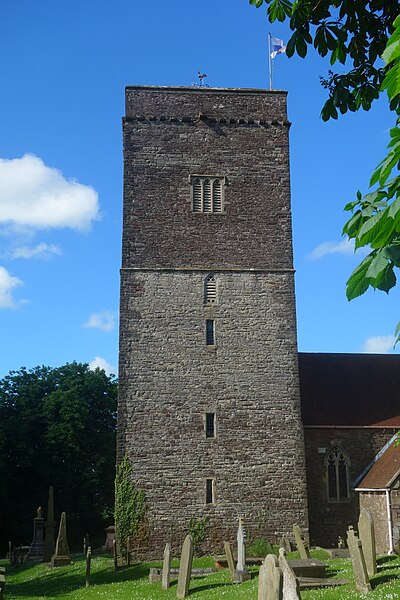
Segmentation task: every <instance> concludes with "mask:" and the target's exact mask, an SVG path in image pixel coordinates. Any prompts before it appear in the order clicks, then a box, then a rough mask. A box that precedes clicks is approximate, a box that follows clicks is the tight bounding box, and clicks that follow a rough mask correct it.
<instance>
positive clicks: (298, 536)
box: [293, 524, 311, 558]
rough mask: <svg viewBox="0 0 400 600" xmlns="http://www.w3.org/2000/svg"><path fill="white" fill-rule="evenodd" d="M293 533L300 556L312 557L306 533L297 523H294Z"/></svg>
mask: <svg viewBox="0 0 400 600" xmlns="http://www.w3.org/2000/svg"><path fill="white" fill-rule="evenodd" d="M293 535H294V539H295V541H296V546H297V550H298V551H299V552H300V558H311V554H310V548H309V546H308V543H307V542H306V540H305V539H304V535H303V533H302V531H301V529H300V527H299V526H298V525H296V524H294V525H293Z"/></svg>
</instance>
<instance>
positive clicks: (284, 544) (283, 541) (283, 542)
mask: <svg viewBox="0 0 400 600" xmlns="http://www.w3.org/2000/svg"><path fill="white" fill-rule="evenodd" d="M278 543H279V547H280V548H283V549H284V550H285V552H291V551H292V544H291V542H290V540H289V538H288V536H287V535H282V536H281V537H280V538H279V542H278Z"/></svg>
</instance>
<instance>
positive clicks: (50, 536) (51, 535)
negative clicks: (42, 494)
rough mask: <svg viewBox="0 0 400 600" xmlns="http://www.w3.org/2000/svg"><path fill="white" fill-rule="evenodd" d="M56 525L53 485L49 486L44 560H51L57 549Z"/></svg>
mask: <svg viewBox="0 0 400 600" xmlns="http://www.w3.org/2000/svg"><path fill="white" fill-rule="evenodd" d="M55 527H56V523H55V520H54V492H53V486H52V485H51V486H50V487H49V499H48V502H47V519H46V529H45V538H44V550H43V560H44V561H45V562H50V560H51V557H52V556H53V554H54V550H55Z"/></svg>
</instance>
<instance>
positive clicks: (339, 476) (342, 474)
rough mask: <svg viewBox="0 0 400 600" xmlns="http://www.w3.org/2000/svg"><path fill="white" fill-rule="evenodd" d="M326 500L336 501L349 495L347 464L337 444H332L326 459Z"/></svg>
mask: <svg viewBox="0 0 400 600" xmlns="http://www.w3.org/2000/svg"><path fill="white" fill-rule="evenodd" d="M326 469H327V486H328V500H330V501H331V502H337V501H339V500H344V499H347V498H348V497H349V478H348V464H347V460H346V457H345V455H344V454H343V452H342V450H341V449H340V448H339V447H338V446H334V447H333V448H332V449H331V450H330V452H329V454H328V456H327V459H326Z"/></svg>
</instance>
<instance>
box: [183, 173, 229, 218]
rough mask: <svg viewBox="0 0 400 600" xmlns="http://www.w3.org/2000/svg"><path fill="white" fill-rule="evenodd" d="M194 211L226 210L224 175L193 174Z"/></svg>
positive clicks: (191, 181)
mask: <svg viewBox="0 0 400 600" xmlns="http://www.w3.org/2000/svg"><path fill="white" fill-rule="evenodd" d="M190 185H191V194H192V211H193V212H195V213H222V212H223V211H224V187H225V178H224V177H211V176H205V175H191V177H190Z"/></svg>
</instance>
